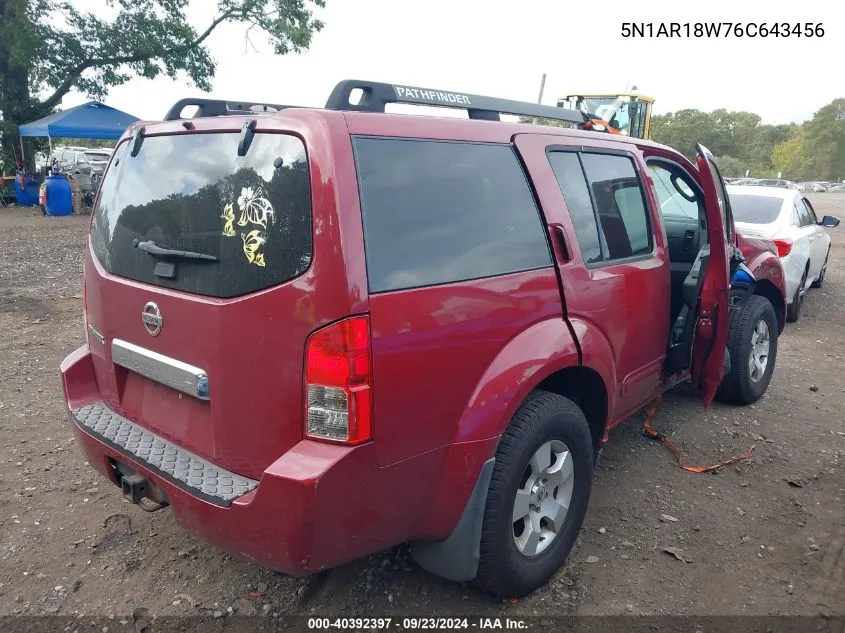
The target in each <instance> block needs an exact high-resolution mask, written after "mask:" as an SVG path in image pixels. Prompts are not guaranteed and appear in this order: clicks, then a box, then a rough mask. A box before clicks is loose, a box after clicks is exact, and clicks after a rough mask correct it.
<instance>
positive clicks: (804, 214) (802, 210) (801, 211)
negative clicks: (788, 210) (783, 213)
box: [795, 198, 810, 226]
mask: <svg viewBox="0 0 845 633" xmlns="http://www.w3.org/2000/svg"><path fill="white" fill-rule="evenodd" d="M795 208H796V209H798V217H799V218H800V220H801V221H800V223H799V224H798V226H807V225H808V224H810V212H809V211H808V210H807V207H805V206H804V203H803V202H802V201H801V198H796V200H795Z"/></svg>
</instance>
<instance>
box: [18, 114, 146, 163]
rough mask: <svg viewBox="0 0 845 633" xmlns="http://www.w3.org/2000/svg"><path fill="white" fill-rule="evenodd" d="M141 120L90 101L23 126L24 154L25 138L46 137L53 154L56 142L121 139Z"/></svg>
mask: <svg viewBox="0 0 845 633" xmlns="http://www.w3.org/2000/svg"><path fill="white" fill-rule="evenodd" d="M137 120H138V118H137V117H134V116H132V115H131V114H126V112H121V111H120V110H115V109H114V108H111V107H109V106H107V105H105V104H103V103H99V102H97V101H89V102H88V103H85V104H83V105H78V106H75V107H73V108H68V109H67V110H62V111H61V112H54V113H53V114H48V115H47V116H45V117H44V118H43V119H38V120H37V121H33V122H32V123H25V124H24V125H21V126H20V128H19V130H20V135H21V152H23V137H24V136H46V137H47V139H48V141H49V143H50V151H51V152H52V151H53V141H52V139H53V138H56V137H68V138H105V139H118V138H120V135H121V134H123V131H124V130H125V129H126V128H127V127H129V126H130V125H131V124H132V123H134V122H135V121H137ZM21 156H23V154H21Z"/></svg>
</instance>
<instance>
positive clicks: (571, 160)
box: [549, 152, 602, 264]
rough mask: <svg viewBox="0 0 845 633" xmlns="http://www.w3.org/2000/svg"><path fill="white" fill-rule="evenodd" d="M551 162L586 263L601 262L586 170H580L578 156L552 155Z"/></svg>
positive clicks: (550, 156) (572, 154)
mask: <svg viewBox="0 0 845 633" xmlns="http://www.w3.org/2000/svg"><path fill="white" fill-rule="evenodd" d="M549 162H550V163H551V166H552V170H554V172H555V177H556V178H557V184H558V186H560V190H561V192H562V193H563V198H564V200H565V201H566V206H567V208H568V209H569V215H570V217H571V218H572V224H573V225H574V226H575V236H576V238H577V239H578V246H579V247H580V248H581V255H582V257H583V258H584V261H585V262H586V263H588V264H593V263H596V262H600V261H601V259H602V254H601V242H600V241H599V230H598V226H597V225H596V216H595V212H594V211H593V203H592V201H591V200H590V190H589V189H588V188H587V180H586V179H585V178H584V170H583V169H582V168H581V161H580V160H579V159H578V154H576V153H575V152H550V153H549Z"/></svg>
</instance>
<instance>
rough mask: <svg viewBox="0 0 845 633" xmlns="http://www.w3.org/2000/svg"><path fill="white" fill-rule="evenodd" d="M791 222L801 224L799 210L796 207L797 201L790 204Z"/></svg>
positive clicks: (796, 224)
mask: <svg viewBox="0 0 845 633" xmlns="http://www.w3.org/2000/svg"><path fill="white" fill-rule="evenodd" d="M792 224H793V225H794V226H801V211H800V210H799V209H798V203H797V202H796V203H794V204H793V205H792Z"/></svg>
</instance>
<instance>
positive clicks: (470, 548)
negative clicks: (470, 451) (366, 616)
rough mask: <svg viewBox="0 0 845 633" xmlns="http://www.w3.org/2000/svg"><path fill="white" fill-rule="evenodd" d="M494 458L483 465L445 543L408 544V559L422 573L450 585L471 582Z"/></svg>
mask: <svg viewBox="0 0 845 633" xmlns="http://www.w3.org/2000/svg"><path fill="white" fill-rule="evenodd" d="M495 462H496V460H495V458H490V459H489V460H487V461H486V462H484V466H482V467H481V472H480V473H479V475H478V480H477V481H476V482H475V488H473V490H472V494H471V495H470V497H469V501H467V505H466V507H465V508H464V512H463V514H462V515H461V518H460V519H459V520H458V524H457V525H456V526H455V529H454V530H452V533H451V534H450V535H449V537H448V538H447V539H446V540H445V541H437V542H430V541H418V542H415V543H412V544H411V557H412V558H413V559H414V561H415V562H416V563H417V565H419V566H420V567H422V568H423V569H425V570H426V571H428V572H430V573H432V574H434V575H436V576H440V577H441V578H445V579H446V580H452V581H454V582H462V581H469V580H474V579H475V576H476V574H477V573H478V560H479V558H480V556H481V524H482V521H483V520H484V506H485V504H486V502H487V489H488V488H489V487H490V477H491V476H492V475H493V465H494V464H495Z"/></svg>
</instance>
